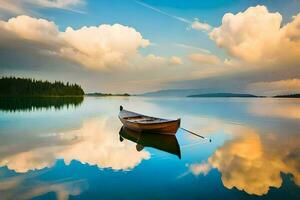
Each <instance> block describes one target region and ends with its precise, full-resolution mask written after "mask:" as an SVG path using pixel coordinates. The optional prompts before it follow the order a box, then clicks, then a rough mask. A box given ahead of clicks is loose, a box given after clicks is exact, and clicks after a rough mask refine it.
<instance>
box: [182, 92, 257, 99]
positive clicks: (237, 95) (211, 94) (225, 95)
mask: <svg viewBox="0 0 300 200" xmlns="http://www.w3.org/2000/svg"><path fill="white" fill-rule="evenodd" d="M187 97H247V98H250V97H260V96H256V95H253V94H238V93H206V94H196V95H188V96H187Z"/></svg>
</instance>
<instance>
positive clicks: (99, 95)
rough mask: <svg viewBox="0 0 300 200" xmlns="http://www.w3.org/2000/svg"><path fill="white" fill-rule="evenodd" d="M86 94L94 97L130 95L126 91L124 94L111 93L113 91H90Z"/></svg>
mask: <svg viewBox="0 0 300 200" xmlns="http://www.w3.org/2000/svg"><path fill="white" fill-rule="evenodd" d="M86 96H93V97H111V96H124V97H128V96H130V94H128V93H124V94H111V93H101V92H94V93H88V94H86Z"/></svg>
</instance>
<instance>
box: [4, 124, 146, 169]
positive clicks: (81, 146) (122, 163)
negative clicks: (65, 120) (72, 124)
mask: <svg viewBox="0 0 300 200" xmlns="http://www.w3.org/2000/svg"><path fill="white" fill-rule="evenodd" d="M109 123H110V120H107V119H101V120H100V119H94V120H90V121H86V122H85V123H84V124H83V126H82V127H81V128H80V129H79V130H73V131H67V132H62V133H59V134H58V136H55V137H57V140H58V141H57V142H56V144H49V145H46V146H43V147H38V148H35V147H32V148H31V149H29V150H27V151H26V152H23V151H21V152H20V151H19V152H16V153H13V154H11V155H7V156H5V154H4V157H2V158H1V160H0V166H7V167H8V168H9V169H12V170H15V171H17V172H27V171H28V170H34V169H42V168H45V167H51V166H52V165H53V164H54V163H55V161H56V160H57V159H64V161H65V162H66V163H70V162H71V161H72V160H78V161H80V162H82V163H88V164H90V165H97V166H98V167H99V168H112V169H115V170H128V169H132V168H134V167H135V166H136V165H138V164H139V163H140V162H141V161H142V160H143V159H148V158H149V157H150V154H149V153H148V152H147V151H140V152H137V151H136V149H135V145H134V144H133V143H131V142H129V141H124V142H122V143H121V142H120V141H119V135H118V130H114V129H115V128H113V129H112V128H111V127H110V124H109ZM24 145H25V146H26V144H24ZM19 148H20V149H22V147H19ZM9 153H10V152H7V154H9Z"/></svg>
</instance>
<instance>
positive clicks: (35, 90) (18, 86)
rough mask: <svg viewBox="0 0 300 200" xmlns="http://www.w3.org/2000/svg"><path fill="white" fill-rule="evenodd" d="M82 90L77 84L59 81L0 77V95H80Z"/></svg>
mask: <svg viewBox="0 0 300 200" xmlns="http://www.w3.org/2000/svg"><path fill="white" fill-rule="evenodd" d="M82 95H84V91H83V89H82V88H81V86H79V85H77V84H70V83H69V82H67V83H66V84H65V83H63V82H60V81H55V82H49V81H41V80H35V79H31V78H16V77H2V78H0V96H38V97H42V96H45V97H46V96H82Z"/></svg>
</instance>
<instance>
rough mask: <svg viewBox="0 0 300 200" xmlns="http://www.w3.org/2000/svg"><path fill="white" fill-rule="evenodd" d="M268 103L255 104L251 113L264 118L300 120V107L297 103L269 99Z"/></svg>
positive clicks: (250, 109)
mask: <svg viewBox="0 0 300 200" xmlns="http://www.w3.org/2000/svg"><path fill="white" fill-rule="evenodd" d="M266 102H267V103H264V105H263V106H262V105H261V101H257V102H253V103H251V105H250V108H249V112H250V113H252V114H255V115H258V116H262V117H280V118H286V119H300V105H299V104H298V103H297V102H294V103H293V101H290V100H289V99H286V100H284V101H278V100H276V99H267V100H266Z"/></svg>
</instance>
